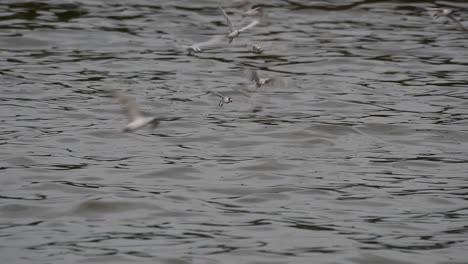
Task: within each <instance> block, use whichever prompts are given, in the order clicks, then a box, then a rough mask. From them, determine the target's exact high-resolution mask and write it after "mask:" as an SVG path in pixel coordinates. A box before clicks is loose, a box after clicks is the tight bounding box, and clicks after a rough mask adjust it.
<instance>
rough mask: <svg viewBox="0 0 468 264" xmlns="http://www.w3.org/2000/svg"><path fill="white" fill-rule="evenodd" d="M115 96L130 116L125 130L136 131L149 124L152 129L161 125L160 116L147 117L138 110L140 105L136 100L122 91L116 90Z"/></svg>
mask: <svg viewBox="0 0 468 264" xmlns="http://www.w3.org/2000/svg"><path fill="white" fill-rule="evenodd" d="M115 97H117V99H118V100H119V102H120V103H121V104H122V107H123V109H124V111H125V112H126V114H127V117H128V124H127V125H126V126H125V127H124V129H123V130H122V131H123V132H134V131H136V130H138V129H140V128H143V127H146V126H149V127H150V128H151V129H154V128H156V127H157V126H158V125H159V121H160V120H159V118H156V117H146V116H143V114H142V113H141V112H140V110H138V105H137V103H136V102H135V100H134V99H133V98H131V97H129V96H127V95H125V94H123V93H122V92H116V93H115Z"/></svg>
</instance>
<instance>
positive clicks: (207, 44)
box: [185, 35, 223, 53]
mask: <svg viewBox="0 0 468 264" xmlns="http://www.w3.org/2000/svg"><path fill="white" fill-rule="evenodd" d="M222 39H223V36H220V35H216V36H213V37H212V38H210V39H209V40H207V41H204V42H199V43H195V44H193V45H192V46H187V47H186V48H185V50H187V51H188V52H189V53H192V52H202V51H203V50H205V49H210V48H214V47H216V46H217V45H219V44H221V41H222Z"/></svg>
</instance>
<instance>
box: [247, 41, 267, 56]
mask: <svg viewBox="0 0 468 264" xmlns="http://www.w3.org/2000/svg"><path fill="white" fill-rule="evenodd" d="M242 46H244V47H248V48H249V51H250V52H252V53H255V54H262V53H263V51H264V49H263V47H262V46H260V45H257V44H253V43H245V44H243V45H242Z"/></svg>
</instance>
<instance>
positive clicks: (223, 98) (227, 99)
mask: <svg viewBox="0 0 468 264" xmlns="http://www.w3.org/2000/svg"><path fill="white" fill-rule="evenodd" d="M208 92H209V93H211V94H212V95H214V96H217V97H219V99H220V100H219V103H218V105H219V106H223V105H224V104H229V103H232V98H231V97H227V96H224V95H222V94H220V93H218V92H215V91H208Z"/></svg>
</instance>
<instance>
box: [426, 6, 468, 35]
mask: <svg viewBox="0 0 468 264" xmlns="http://www.w3.org/2000/svg"><path fill="white" fill-rule="evenodd" d="M426 10H427V12H429V14H430V15H431V16H432V17H435V18H439V17H442V16H443V17H446V18H448V19H450V21H452V22H453V23H455V24H456V25H457V26H458V27H459V28H461V29H462V30H463V31H468V29H467V28H466V27H465V26H463V25H462V23H461V22H460V21H459V20H458V19H457V18H456V17H455V16H454V15H453V10H452V9H448V8H426Z"/></svg>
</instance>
